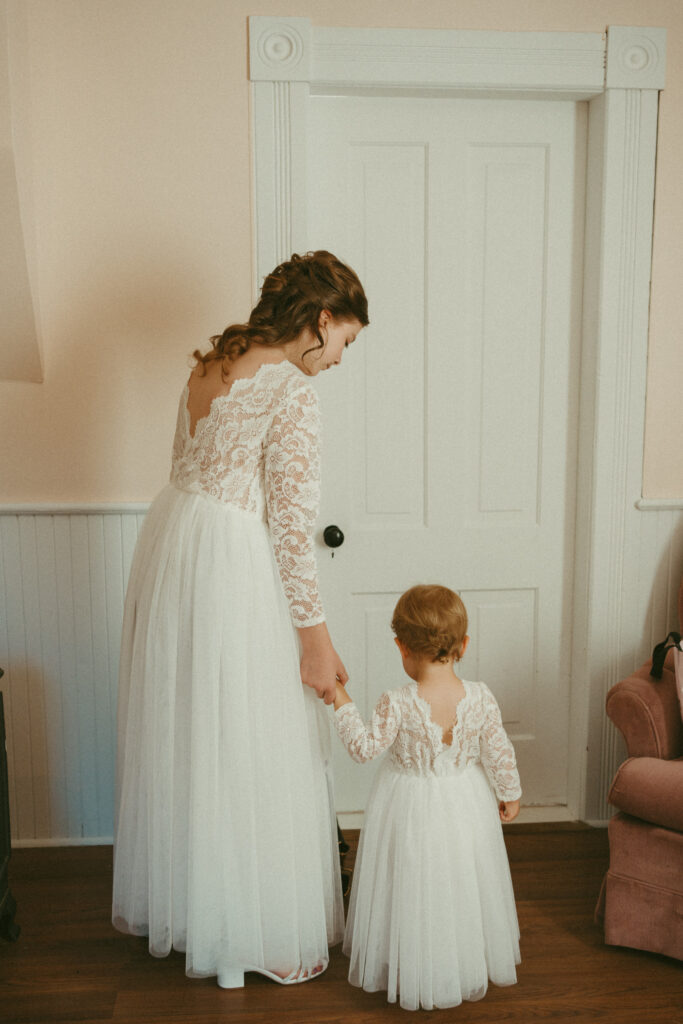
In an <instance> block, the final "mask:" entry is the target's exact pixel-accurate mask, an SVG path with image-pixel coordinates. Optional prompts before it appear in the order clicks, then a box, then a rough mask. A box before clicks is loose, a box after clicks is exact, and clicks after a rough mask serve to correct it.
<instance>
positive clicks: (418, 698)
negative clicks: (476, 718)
mask: <svg viewBox="0 0 683 1024" xmlns="http://www.w3.org/2000/svg"><path fill="white" fill-rule="evenodd" d="M461 682H462V685H463V688H464V690H465V692H464V693H463V695H462V697H460V699H459V700H458V702H457V703H456V705H455V718H454V719H453V721H452V722H451V724H450V725H449V727H448V728H447V729H445V730H444V729H443V728H442V727H441V726H440V725H439V723H438V722H435V721H434V719H433V718H432V705H431V704H430V703H429V701H428V700H426V699H425V698H424V697H423V696H422V695H421V694H420V692H419V690H418V684H417V683H415V682H413V683H412V690H413V697H414V698H415V702H416V704H417V705H418V706H419V707H421V709H422V712H423V714H424V716H425V720H426V722H427V724H428V725H429V726H430V727H431V728H432V729H433V730H434V731H435V732H436V733H438V734H439V740H440V742H441V747H442V748H443V749H445V750H448V749H449V747H452V746H453V741H454V740H455V731H456V729H457V727H458V726H459V725H460V723H461V714H460V706H461V704H462V703H463V702H464V701H466V700H467V699H468V697H469V694H470V690H469V685H468V683H467V682H466V680H464V679H462V680H461ZM449 732H450V734H451V741H450V743H446V741H445V740H444V734H445V735H448V733H449Z"/></svg>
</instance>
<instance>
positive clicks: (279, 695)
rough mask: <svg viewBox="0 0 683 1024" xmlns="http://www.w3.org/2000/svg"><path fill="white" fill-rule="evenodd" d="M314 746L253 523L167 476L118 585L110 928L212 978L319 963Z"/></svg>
mask: <svg viewBox="0 0 683 1024" xmlns="http://www.w3.org/2000/svg"><path fill="white" fill-rule="evenodd" d="M328 747H329V720H328V710H327V709H326V708H325V706H324V704H323V703H322V702H321V701H319V700H318V698H317V697H316V695H315V693H314V692H313V691H311V690H307V689H305V688H304V687H303V686H302V684H301V678H300V675H299V653H298V647H297V638H296V633H295V630H294V629H293V626H292V623H291V618H290V613H289V609H288V606H287V602H286V600H285V596H284V592H283V588H282V584H281V581H280V578H279V574H278V570H277V566H276V563H275V559H274V555H273V552H272V547H271V542H270V537H269V533H268V529H267V526H266V525H265V524H264V523H263V522H261V521H260V520H257V519H255V518H252V517H250V516H248V515H246V514H244V513H242V512H239V511H235V510H231V509H229V508H226V507H225V506H224V505H221V504H219V503H218V502H215V501H212V500H211V499H209V498H206V497H205V496H203V495H199V494H192V493H188V492H185V491H179V490H177V489H176V488H174V487H172V486H169V487H167V488H165V490H164V491H162V493H161V494H160V495H159V497H158V498H157V499H156V501H155V502H154V503H153V505H152V507H151V509H150V511H149V513H148V515H147V517H146V519H145V523H144V525H143V529H142V531H141V534H140V537H139V539H138V544H137V548H136V551H135V557H134V560H133V565H132V569H131V574H130V581H129V586H128V592H127V596H126V606H125V614H124V626H123V643H122V650H121V667H120V683H119V743H118V766H117V820H116V832H115V856H114V893H113V921H114V924H115V925H116V927H117V928H119V929H121V930H123V931H127V932H131V933H133V934H136V935H148V936H149V948H150V951H151V952H152V953H153V954H154V955H155V956H165V955H166V954H168V953H169V951H170V950H171V949H172V948H173V949H177V950H184V951H186V969H187V973H188V974H190V975H192V976H208V975H218V977H219V981H220V980H221V977H225V978H232V979H234V978H236V977H239V976H240V974H241V972H243V971H248V970H250V969H253V968H259V967H265V968H267V969H269V970H273V971H280V972H288V971H290V970H292V969H293V968H295V967H296V966H298V965H302V966H303V967H304V968H312V967H314V966H315V965H316V964H318V963H320V962H321V960H324V959H325V958H326V957H327V955H328V952H327V951H328V943H329V944H330V945H331V944H333V943H335V942H337V941H339V940H340V939H341V936H342V933H343V907H342V901H341V888H340V880H339V862H338V857H337V836H336V824H335V818H334V811H333V806H334V805H333V800H332V794H331V784H330V778H329V772H328V765H329V749H328Z"/></svg>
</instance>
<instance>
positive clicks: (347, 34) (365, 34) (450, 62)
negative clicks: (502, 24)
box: [249, 17, 666, 99]
mask: <svg viewBox="0 0 683 1024" xmlns="http://www.w3.org/2000/svg"><path fill="white" fill-rule="evenodd" d="M665 50H666V29H662V28H639V27H638V28H631V27H624V26H611V27H610V28H609V29H608V31H607V32H605V33H598V32H474V31H462V32H461V31H450V30H441V29H420V30H416V29H355V28H353V29H351V28H323V27H318V26H312V25H311V22H310V19H309V18H271V17H250V18H249V77H250V79H251V81H252V82H306V83H308V85H309V86H310V87H311V88H312V89H314V90H315V91H321V92H325V91H329V90H330V89H333V88H334V89H338V88H343V89H345V90H347V89H350V90H359V89H373V90H375V89H389V90H394V89H400V90H405V89H410V90H413V91H414V90H416V89H428V90H437V91H440V90H457V91H460V92H462V91H463V90H466V91H467V92H473V93H477V92H483V93H491V92H494V93H502V94H510V93H513V94H525V93H532V94H538V93H542V94H545V95H547V96H555V97H557V98H559V97H563V98H567V99H570V98H571V99H589V98H590V97H592V96H597V95H599V94H600V93H601V92H603V91H604V90H605V88H608V89H611V88H618V89H663V88H664V77H665V70H666V67H665Z"/></svg>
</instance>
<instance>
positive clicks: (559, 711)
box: [308, 96, 586, 811]
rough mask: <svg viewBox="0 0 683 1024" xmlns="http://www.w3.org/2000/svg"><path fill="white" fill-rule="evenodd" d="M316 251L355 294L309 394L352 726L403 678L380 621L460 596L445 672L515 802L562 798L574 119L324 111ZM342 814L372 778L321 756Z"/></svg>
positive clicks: (574, 304)
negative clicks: (315, 392) (495, 756)
mask: <svg viewBox="0 0 683 1024" xmlns="http://www.w3.org/2000/svg"><path fill="white" fill-rule="evenodd" d="M311 118H312V123H311V131H310V135H309V139H310V157H309V159H310V166H309V182H310V187H309V197H308V199H309V228H310V232H309V239H310V245H311V248H327V249H331V250H332V251H334V252H336V253H337V254H338V255H340V256H341V257H342V258H344V259H346V260H347V261H348V262H349V263H350V264H351V265H352V266H353V267H354V268H355V269H356V270H357V271H358V273H359V275H360V276H361V279H362V280H363V282H364V285H365V286H366V291H367V294H368V298H369V305H370V318H371V325H370V327H369V328H367V329H366V330H365V331H364V332H363V333H362V334H361V336H360V340H359V341H358V342H357V343H356V344H355V345H354V346H353V347H352V349H351V350H350V351H349V352H348V353H346V355H345V357H344V363H343V365H342V366H341V367H339V368H337V369H334V370H332V371H330V372H329V373H328V374H325V375H324V377H321V378H318V380H319V390H320V394H321V399H322V404H323V414H324V429H325V438H324V461H323V503H322V518H321V527H324V526H325V525H327V524H329V523H335V524H336V525H338V526H340V527H341V528H342V530H343V532H344V534H345V542H344V544H343V546H342V547H340V548H338V549H337V550H336V552H335V553H334V557H332V554H331V552H330V550H329V549H327V548H325V547H324V546H323V545H322V542H321V546H320V548H319V562H320V566H321V576H322V583H323V588H324V591H323V593H324V596H325V602H326V607H327V611H328V618H329V621H330V626H331V630H332V634H333V637H334V639H335V642H336V644H337V646H338V649H339V650H340V653H341V654H342V657H343V658H344V659H345V661H346V664H347V668H348V669H349V672H350V676H351V682H350V691H351V693H352V694H353V696H354V698H355V699H356V700H357V702H358V703H359V705H360V707H361V710H362V711H363V712H364V713H365V714H368V713H369V712H370V711H371V709H372V707H373V706H374V703H375V701H376V700H377V698H378V696H379V695H380V693H382V691H384V690H385V689H388V688H391V687H396V686H401V685H403V683H404V681H405V677H403V675H402V669H401V664H400V660H399V658H398V655H397V653H396V650H395V648H394V646H393V643H392V638H391V632H390V626H389V623H390V619H391V611H392V609H393V606H394V603H395V601H396V598H397V597H398V595H399V594H400V593H401V592H402V591H403V590H404V589H406V588H407V587H408V586H410V585H412V584H414V583H417V582H439V583H444V584H446V585H447V586H450V587H452V588H453V589H455V590H457V591H459V592H460V593H461V595H462V597H463V599H464V601H465V603H466V605H467V608H468V612H469V618H470V634H471V637H472V642H471V645H470V648H469V651H468V653H467V656H466V659H465V660H464V661H463V663H462V664H461V666H460V672H461V674H462V675H463V676H464V677H465V678H469V679H483V680H484V681H486V682H487V683H488V684H489V685H490V686H491V688H492V689H493V691H494V692H495V694H496V696H497V698H498V700H499V703H500V705H501V707H502V710H503V717H504V720H505V723H506V727H507V729H508V731H509V733H510V735H511V736H512V738H513V740H514V743H515V747H516V750H517V753H518V759H519V764H520V771H521V776H522V785H523V789H524V798H523V800H524V803H526V804H527V805H533V804H535V805H562V804H564V803H566V799H567V752H568V749H567V744H568V728H569V680H570V663H569V659H570V650H571V632H572V620H571V608H572V582H573V557H574V503H575V478H576V468H577V467H576V448H577V444H576V438H577V408H578V370H579V366H578V363H579V342H580V318H581V276H582V274H581V271H582V266H581V254H582V243H583V239H582V232H583V212H584V173H585V152H586V110H585V106H584V105H582V104H575V103H571V102H566V103H560V102H552V103H551V102H547V103H546V102H542V101H522V100H456V99H453V98H448V99H446V98H435V99H429V98H391V97H386V98H381V97H367V96H366V97H363V96H353V97H332V96H317V97H315V98H314V99H313V100H312V102H311ZM335 770H336V785H337V803H338V807H339V809H340V810H344V811H352V810H359V809H362V808H363V806H364V804H365V800H366V798H367V792H368V789H369V785H370V782H371V779H372V775H373V770H372V769H371V768H370V767H369V766H364V767H359V766H356V765H354V764H353V763H352V762H351V761H350V760H349V759H348V758H347V757H346V756H345V755H344V754H343V752H342V751H341V747H340V746H339V747H338V748H337V750H336V753H335Z"/></svg>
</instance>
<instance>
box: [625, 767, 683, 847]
mask: <svg viewBox="0 0 683 1024" xmlns="http://www.w3.org/2000/svg"><path fill="white" fill-rule="evenodd" d="M608 799H609V802H610V803H611V804H614V806H615V807H618V808H619V810H621V811H625V812H626V814H630V815H632V816H633V817H634V818H642V819H643V820H644V821H650V822H652V824H654V825H660V826H662V827H663V828H672V829H675V830H676V831H678V832H683V758H679V759H677V760H673V761H663V760H661V759H660V758H658V757H631V758H629V759H628V760H627V761H624V763H623V764H622V765H621V766H620V767H619V770H618V771H617V774H616V775H615V777H614V781H613V782H612V788H611V789H610V793H609V798H608ZM682 838H683V837H682Z"/></svg>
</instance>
